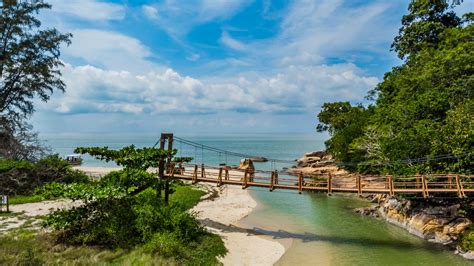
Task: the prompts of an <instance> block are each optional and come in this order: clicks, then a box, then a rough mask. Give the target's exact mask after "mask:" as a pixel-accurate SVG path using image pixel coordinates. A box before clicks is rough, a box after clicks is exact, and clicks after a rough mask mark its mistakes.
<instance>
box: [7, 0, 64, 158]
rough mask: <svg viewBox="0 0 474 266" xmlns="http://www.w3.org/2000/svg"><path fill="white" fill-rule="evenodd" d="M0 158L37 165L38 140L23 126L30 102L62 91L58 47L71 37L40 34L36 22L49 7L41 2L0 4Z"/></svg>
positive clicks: (49, 32)
mask: <svg viewBox="0 0 474 266" xmlns="http://www.w3.org/2000/svg"><path fill="white" fill-rule="evenodd" d="M0 4H1V6H0V140H1V141H0V158H2V157H3V158H7V159H29V160H35V159H38V157H39V156H40V155H41V145H40V144H39V142H38V141H37V139H38V138H37V135H36V134H35V133H32V132H31V126H29V125H28V124H27V123H26V121H25V120H26V119H28V118H29V117H30V116H31V115H32V114H33V113H34V106H33V101H34V99H35V98H38V99H40V100H42V101H44V102H46V101H48V100H49V98H50V95H51V94H52V93H53V92H55V91H61V92H63V91H64V90H65V88H66V85H65V84H64V82H63V81H62V80H61V71H60V67H61V66H63V64H62V62H61V60H60V59H59V56H60V47H61V45H63V44H66V45H69V44H70V42H71V41H70V38H71V36H72V35H71V34H62V33H60V32H59V31H57V30H56V29H54V28H48V29H43V28H41V22H40V21H39V20H38V19H37V18H36V17H35V16H36V15H37V14H38V13H39V12H40V10H43V9H49V8H51V5H49V4H47V3H45V2H43V1H41V0H29V1H16V0H4V1H1V2H0Z"/></svg>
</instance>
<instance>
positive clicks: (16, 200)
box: [9, 195, 46, 204]
mask: <svg viewBox="0 0 474 266" xmlns="http://www.w3.org/2000/svg"><path fill="white" fill-rule="evenodd" d="M45 200H46V199H45V198H44V197H43V196H42V195H30V196H24V195H17V196H13V197H10V198H9V201H10V204H24V203H34V202H41V201H45Z"/></svg>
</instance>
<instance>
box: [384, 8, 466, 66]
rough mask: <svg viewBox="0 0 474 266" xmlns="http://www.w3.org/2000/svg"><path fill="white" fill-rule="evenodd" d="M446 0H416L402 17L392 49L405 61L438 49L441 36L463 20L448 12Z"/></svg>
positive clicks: (452, 12)
mask: <svg viewBox="0 0 474 266" xmlns="http://www.w3.org/2000/svg"><path fill="white" fill-rule="evenodd" d="M448 8H449V4H448V3H447V1H446V0H414V1H411V3H410V5H409V6H408V11H409V13H408V14H407V15H405V16H403V17H402V27H401V28H400V30H399V35H398V36H397V37H395V40H394V42H393V44H392V49H393V50H394V51H396V52H397V53H398V56H399V57H400V58H401V59H403V58H404V57H406V56H415V55H416V54H417V53H418V52H420V51H421V50H423V49H425V48H427V47H433V46H434V47H436V45H437V44H438V42H439V35H440V34H441V33H442V32H443V31H444V30H445V29H447V28H452V27H457V26H459V25H460V23H461V19H460V18H459V17H457V16H456V13H455V12H454V11H449V12H448V11H447V10H448Z"/></svg>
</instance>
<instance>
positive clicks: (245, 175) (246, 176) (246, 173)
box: [242, 170, 248, 189]
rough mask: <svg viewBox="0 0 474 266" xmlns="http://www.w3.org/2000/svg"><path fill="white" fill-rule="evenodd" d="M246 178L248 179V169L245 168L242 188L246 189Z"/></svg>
mask: <svg viewBox="0 0 474 266" xmlns="http://www.w3.org/2000/svg"><path fill="white" fill-rule="evenodd" d="M247 179H248V171H247V170H245V174H244V182H243V183H242V189H246V188H247Z"/></svg>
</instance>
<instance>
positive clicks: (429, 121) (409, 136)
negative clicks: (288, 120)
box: [317, 0, 474, 174]
mask: <svg viewBox="0 0 474 266" xmlns="http://www.w3.org/2000/svg"><path fill="white" fill-rule="evenodd" d="M409 11H410V12H409V14H408V15H406V16H404V17H403V19H402V24H403V26H402V28H401V29H400V34H399V35H398V36H397V37H396V38H395V40H394V43H393V47H394V48H395V50H396V51H397V52H398V53H399V55H401V57H405V56H406V60H405V62H404V63H403V64H402V65H400V66H397V67H394V68H393V69H392V70H391V71H390V72H387V73H386V74H385V76H384V79H383V81H382V82H381V83H380V84H378V85H377V87H376V88H374V89H373V90H371V91H370V92H369V94H368V98H369V99H372V100H375V102H374V103H373V104H372V105H371V106H369V107H368V108H365V110H364V108H362V107H360V106H352V105H350V104H349V103H347V102H346V103H341V102H336V103H325V104H324V105H323V110H322V111H321V112H320V113H319V115H318V118H319V121H320V124H319V125H318V127H317V130H318V131H326V130H327V131H329V133H330V134H331V138H330V139H329V140H328V141H327V142H326V146H327V148H328V150H329V151H330V152H332V153H333V154H334V155H335V157H336V159H337V160H338V161H340V162H343V163H345V164H344V165H345V166H346V167H347V168H349V169H350V168H351V167H350V166H352V165H358V167H357V169H358V170H360V171H369V172H381V171H382V172H390V173H400V174H402V173H416V172H433V171H435V172H470V171H472V159H473V156H474V151H473V150H472V147H473V146H474V123H473V121H474V98H473V96H474V95H473V94H474V78H473V73H474V68H473V65H474V42H473V41H472V40H473V39H474V26H473V25H472V21H473V17H474V16H473V13H468V14H465V15H464V16H463V19H461V18H459V17H457V16H456V15H455V14H454V13H453V12H452V11H450V10H449V6H448V4H447V3H446V1H438V0H432V1H427V0H416V1H412V2H411V4H410V7H409ZM440 155H444V156H445V157H447V158H444V159H442V160H441V159H439V156H440ZM409 158H414V159H418V158H422V159H423V163H418V164H414V165H411V164H410V163H409V162H408V163H402V164H400V163H396V162H397V161H400V160H406V159H409ZM352 168H354V167H352Z"/></svg>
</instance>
